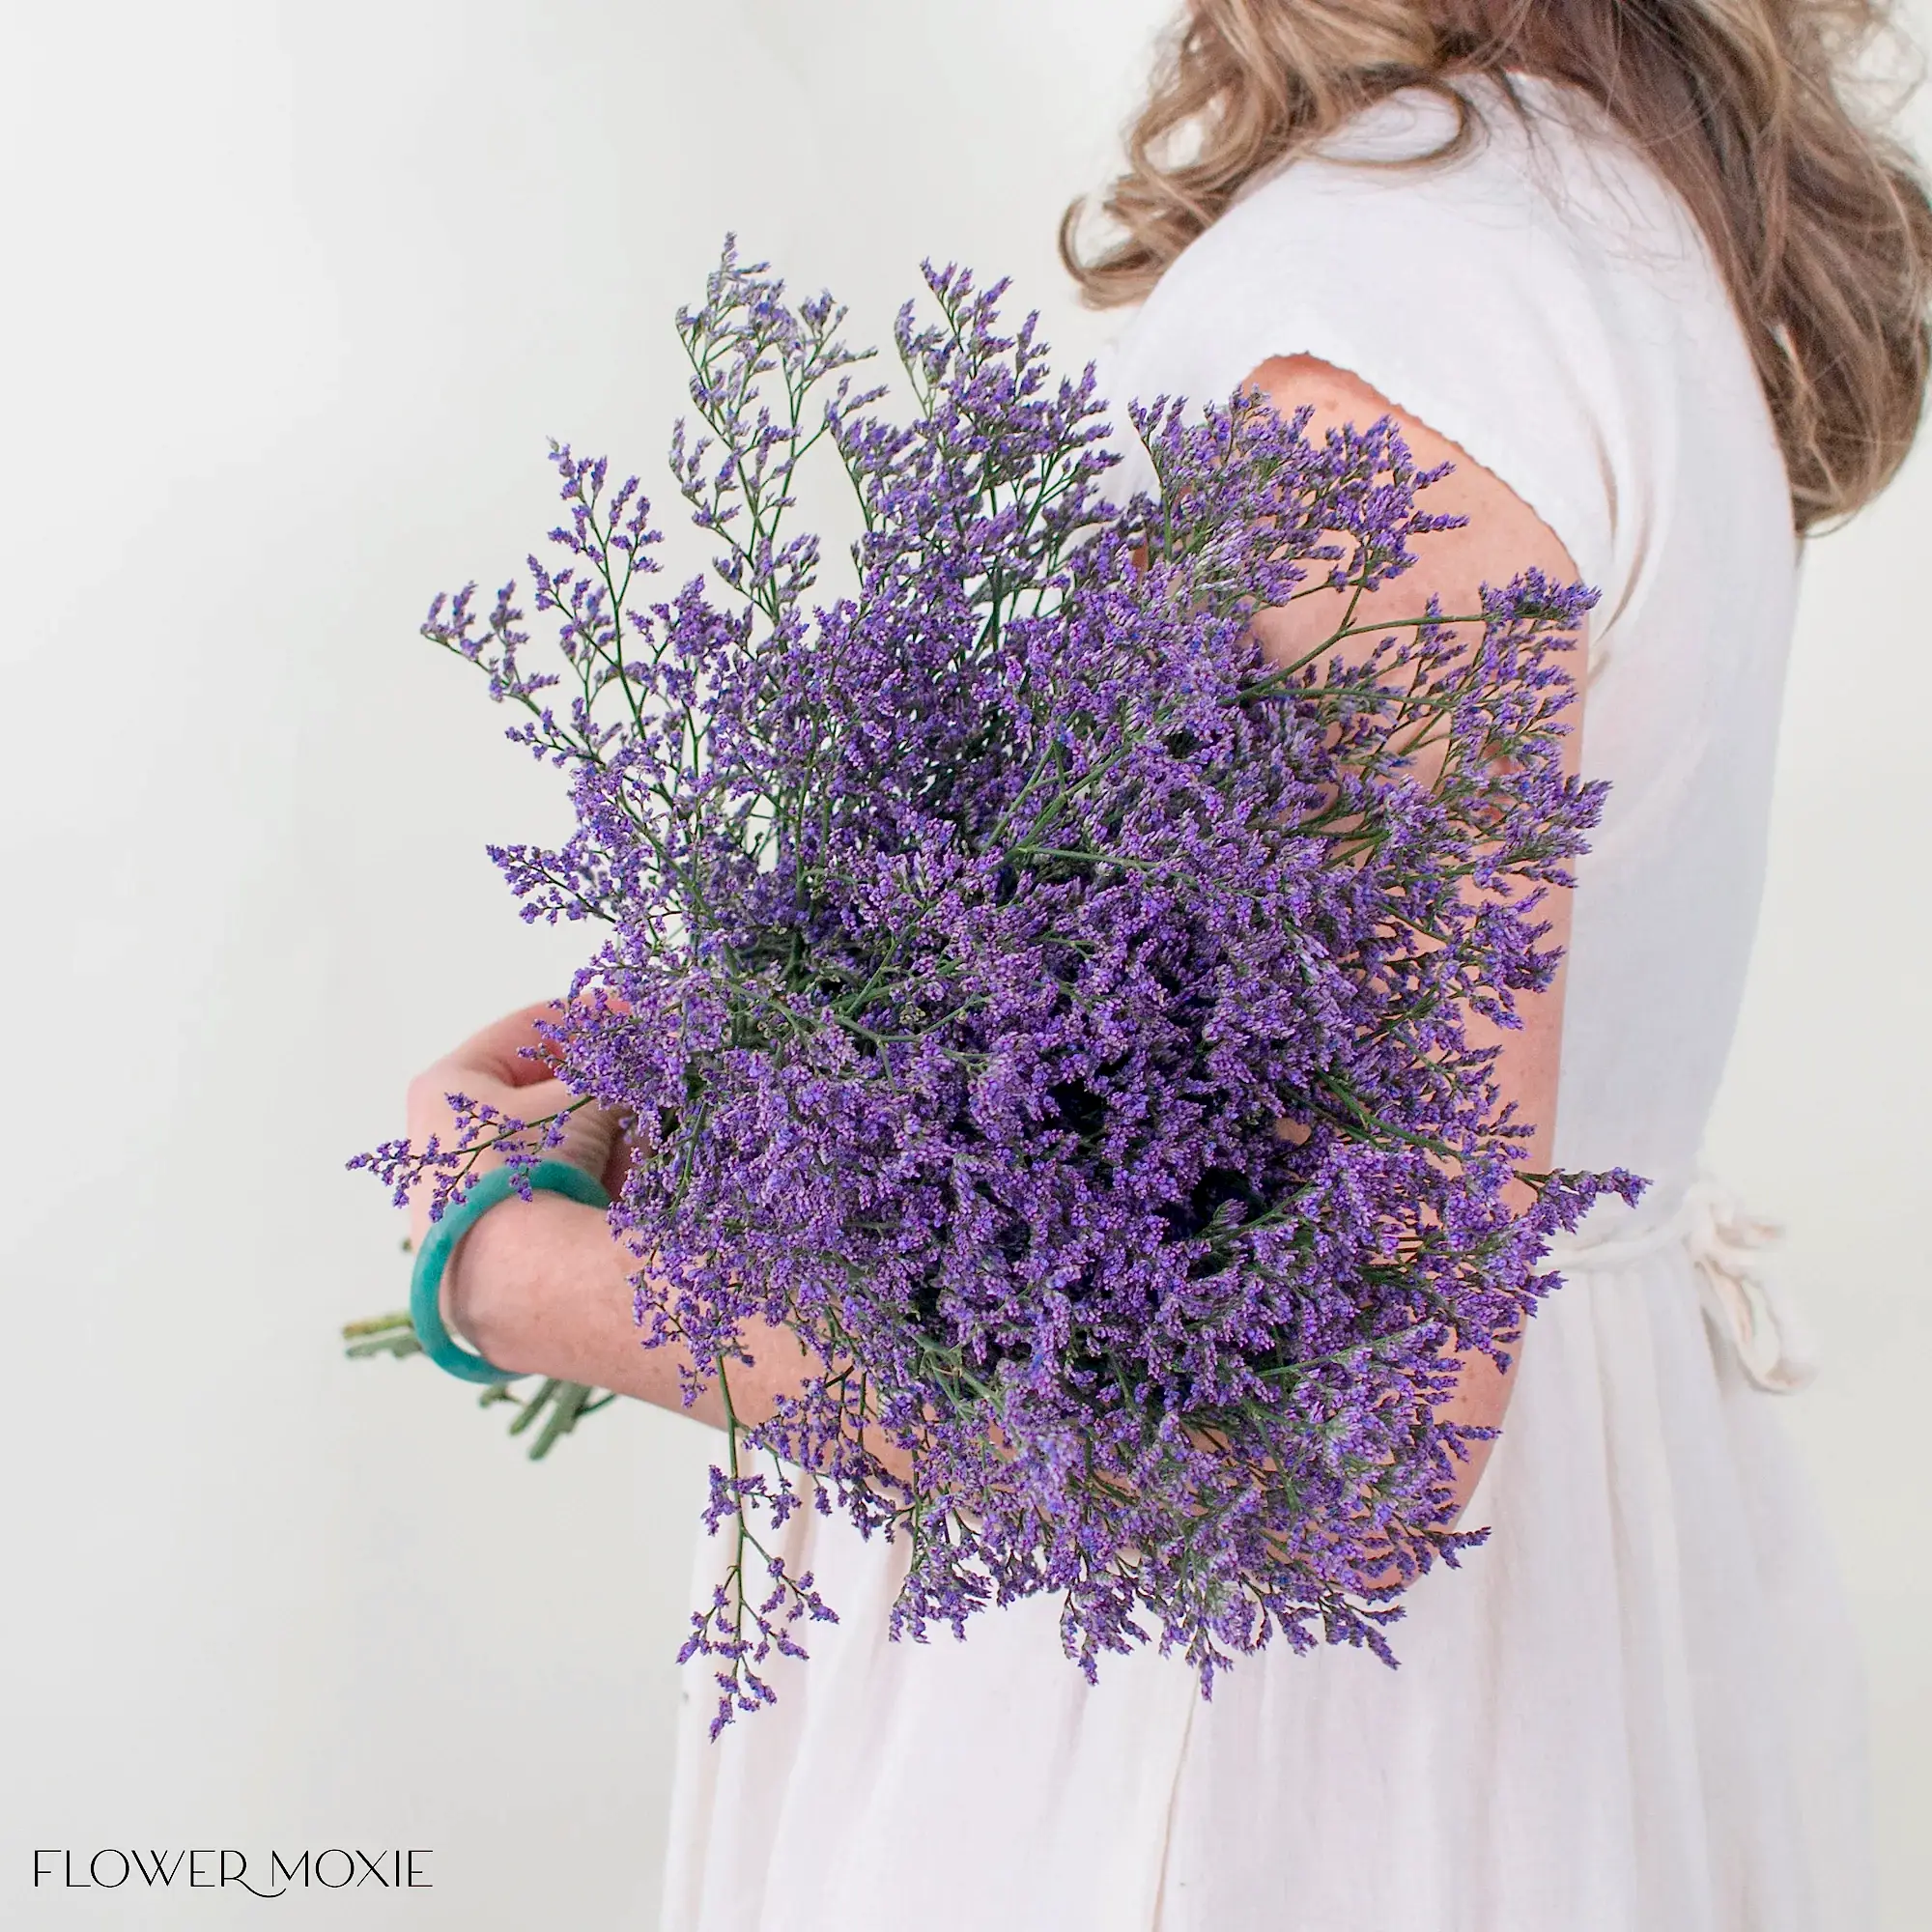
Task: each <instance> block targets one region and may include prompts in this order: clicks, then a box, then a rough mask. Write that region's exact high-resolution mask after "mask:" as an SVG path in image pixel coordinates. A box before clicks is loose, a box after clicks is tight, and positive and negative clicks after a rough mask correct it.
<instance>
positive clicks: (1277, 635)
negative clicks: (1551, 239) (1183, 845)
mask: <svg viewBox="0 0 1932 1932" xmlns="http://www.w3.org/2000/svg"><path fill="white" fill-rule="evenodd" d="M1248 385H1249V386H1252V387H1256V388H1260V389H1263V390H1264V391H1265V392H1266V393H1267V396H1268V399H1269V401H1271V402H1272V403H1273V404H1274V406H1275V408H1276V409H1277V410H1278V411H1279V412H1281V413H1282V414H1283V415H1292V414H1293V412H1295V411H1296V410H1297V409H1300V408H1302V407H1304V406H1306V407H1309V408H1311V409H1313V411H1314V412H1315V413H1314V415H1313V417H1312V419H1311V420H1310V423H1309V434H1310V435H1311V436H1319V435H1321V432H1322V431H1323V430H1324V429H1326V428H1328V427H1330V426H1331V425H1335V424H1340V423H1345V422H1352V423H1355V424H1357V425H1358V426H1361V427H1364V428H1366V427H1367V425H1368V424H1370V423H1371V422H1374V421H1375V420H1376V419H1377V418H1378V417H1380V416H1384V415H1386V416H1392V417H1393V418H1394V419H1395V422H1396V426H1397V427H1398V428H1399V429H1400V430H1401V432H1402V435H1403V440H1405V441H1406V443H1407V444H1408V446H1409V449H1410V451H1411V452H1412V453H1413V454H1414V456H1415V459H1416V461H1417V463H1418V464H1419V465H1420V466H1421V467H1422V468H1423V469H1435V467H1436V465H1438V464H1441V463H1453V464H1454V465H1455V466H1456V468H1455V469H1454V471H1453V472H1452V473H1451V474H1450V475H1448V476H1445V477H1444V478H1443V479H1442V480H1441V481H1440V482H1439V483H1435V484H1433V485H1432V486H1431V487H1430V489H1429V491H1428V494H1427V497H1426V498H1425V502H1426V505H1427V507H1428V508H1429V510H1430V511H1431V512H1432V513H1434V514H1438V515H1447V516H1464V517H1467V518H1468V520H1469V521H1468V523H1467V524H1466V525H1465V526H1463V528H1462V529H1459V530H1443V531H1439V532H1437V533H1436V534H1435V535H1433V536H1429V537H1426V538H1424V539H1422V540H1421V541H1420V542H1419V543H1418V544H1417V545H1416V559H1417V560H1416V563H1415V565H1414V567H1413V568H1412V569H1410V570H1408V571H1406V572H1405V573H1404V574H1403V575H1402V576H1401V577H1398V578H1396V579H1395V580H1394V581H1393V582H1390V583H1388V584H1385V585H1384V586H1383V587H1382V588H1381V589H1380V590H1379V591H1377V592H1375V593H1374V594H1372V595H1370V596H1368V597H1365V598H1364V599H1363V600H1362V603H1361V605H1360V607H1359V608H1358V610H1357V612H1356V617H1355V621H1356V622H1357V623H1375V622H1377V621H1379V620H1387V619H1393V618H1406V617H1416V616H1420V615H1421V614H1422V612H1423V611H1424V610H1425V609H1426V608H1427V606H1428V603H1429V599H1430V598H1431V597H1432V596H1435V597H1438V598H1439V599H1440V600H1441V608H1442V609H1443V610H1444V611H1449V612H1452V613H1453V612H1460V611H1476V610H1479V609H1481V601H1480V591H1481V589H1482V586H1483V584H1484V583H1486V582H1488V583H1493V584H1498V585H1500V584H1503V583H1507V582H1509V580H1510V579H1511V578H1513V577H1515V576H1517V575H1519V574H1520V572H1521V571H1523V570H1525V569H1527V568H1529V567H1531V566H1534V567H1535V568H1537V569H1539V570H1541V571H1543V572H1544V573H1546V575H1548V576H1549V577H1552V578H1554V579H1555V580H1556V581H1557V582H1563V583H1569V582H1575V581H1576V579H1577V566H1576V564H1575V563H1574V562H1573V561H1572V560H1571V557H1570V554H1569V553H1568V552H1567V551H1566V550H1565V549H1564V548H1563V545H1562V544H1561V543H1560V542H1559V541H1558V540H1557V537H1556V535H1555V533H1554V532H1553V531H1552V530H1551V529H1550V528H1549V527H1548V526H1547V525H1546V524H1544V523H1543V522H1542V521H1541V520H1540V519H1539V518H1538V517H1537V515H1536V513H1535V512H1534V511H1533V510H1532V509H1531V508H1530V507H1529V505H1528V504H1527V503H1525V502H1524V501H1523V500H1522V498H1521V497H1519V496H1517V495H1516V493H1515V492H1514V491H1513V490H1511V489H1510V488H1509V486H1508V485H1507V484H1505V483H1504V482H1503V481H1502V480H1501V478H1499V477H1497V476H1495V475H1494V474H1492V472H1491V471H1490V470H1487V469H1483V468H1482V467H1481V466H1480V465H1479V464H1477V463H1476V462H1475V461H1474V460H1473V459H1472V458H1470V457H1469V456H1467V455H1465V454H1464V453H1463V450H1462V449H1460V448H1459V447H1458V446H1457V445H1456V444H1455V443H1453V442H1450V441H1449V440H1447V439H1446V438H1444V437H1441V436H1438V435H1437V434H1436V433H1435V431H1434V430H1433V429H1431V428H1430V427H1429V426H1428V424H1426V423H1423V422H1420V421H1418V420H1417V419H1416V418H1415V417H1413V416H1411V415H1408V414H1407V413H1406V412H1404V411H1403V410H1401V409H1399V408H1397V407H1396V405H1395V404H1393V403H1391V402H1390V401H1389V400H1388V399H1387V398H1386V397H1385V396H1382V395H1380V394H1379V393H1378V392H1377V391H1376V390H1374V389H1372V388H1370V386H1369V385H1368V384H1366V383H1364V382H1363V381H1361V379H1360V378H1359V377H1357V376H1354V375H1351V374H1350V373H1349V372H1348V371H1347V370H1344V369H1337V368H1334V367H1332V366H1331V365H1330V364H1328V363H1326V362H1321V361H1318V360H1317V359H1316V358H1315V357H1314V356H1312V355H1293V356H1281V357H1277V358H1276V359H1275V360H1273V361H1269V362H1264V363H1263V364H1262V366H1261V367H1260V368H1259V369H1257V370H1256V371H1255V372H1254V373H1253V374H1252V375H1251V376H1250V377H1249V378H1248ZM1338 619H1339V593H1337V594H1330V593H1326V592H1324V593H1321V594H1320V595H1317V596H1312V597H1308V598H1305V599H1302V600H1300V601H1299V602H1297V603H1295V604H1294V605H1293V606H1291V607H1290V608H1289V609H1287V610H1283V611H1268V612H1266V613H1264V616H1263V618H1262V620H1261V622H1260V624H1259V625H1258V626H1257V628H1258V629H1259V631H1260V632H1261V635H1262V639H1263V644H1264V649H1265V650H1266V652H1267V654H1268V655H1269V656H1270V657H1273V658H1276V659H1277V660H1279V661H1281V662H1292V661H1293V659H1294V658H1296V657H1298V656H1300V655H1302V654H1303V653H1305V652H1307V651H1309V650H1311V649H1313V648H1314V647H1315V646H1317V645H1318V644H1320V643H1321V639H1323V638H1324V637H1326V636H1327V635H1328V634H1329V633H1330V632H1331V631H1332V630H1333V629H1334V628H1335V626H1336V624H1337V622H1338ZM1359 641H1360V642H1361V643H1363V644H1366V643H1367V642H1369V641H1370V639H1361V640H1359ZM1471 641H1472V642H1473V641H1474V639H1473V638H1472V639H1471ZM1567 715H1568V719H1569V722H1570V725H1571V733H1570V736H1569V738H1568V739H1567V740H1566V741H1565V745H1564V761H1565V768H1566V769H1567V770H1569V771H1571V772H1573V773H1574V772H1575V771H1576V769H1577V758H1578V756H1579V754H1580V751H1581V739H1582V723H1583V707H1582V699H1581V695H1580V693H1579V695H1578V699H1577V703H1576V704H1575V705H1573V706H1572V708H1571V710H1570V712H1569V713H1568V714H1567ZM1547 917H1548V920H1549V922H1550V925H1551V928H1552V930H1551V934H1550V937H1551V940H1552V941H1553V942H1554V943H1555V944H1556V945H1559V946H1562V947H1564V948H1565V949H1566V951H1567V949H1568V946H1569V943H1570V895H1569V894H1568V893H1561V894H1557V895H1553V896H1552V899H1551V902H1550V905H1549V910H1548V914H1547ZM1520 1014H1521V1017H1522V1021H1523V1025H1522V1029H1521V1031H1520V1032H1516V1033H1504V1032H1501V1031H1500V1030H1497V1029H1492V1028H1489V1027H1487V1026H1486V1025H1485V1024H1484V1023H1483V1022H1481V1021H1476V1022H1473V1023H1472V1028H1471V1033H1472V1037H1474V1038H1475V1039H1476V1041H1477V1043H1478V1044H1492V1043H1497V1042H1499V1043H1500V1044H1501V1047H1502V1055H1501V1059H1500V1062H1499V1063H1498V1084H1499V1086H1500V1088H1501V1090H1502V1097H1503V1098H1504V1099H1505V1100H1506V1101H1507V1100H1514V1101H1515V1102H1516V1106H1517V1111H1518V1114H1519V1116H1520V1118H1521V1119H1522V1120H1523V1121H1524V1122H1527V1123H1529V1124H1531V1125H1533V1126H1534V1128H1535V1129H1536V1133H1535V1138H1534V1139H1533V1140H1532V1141H1531V1142H1529V1143H1528V1144H1527V1146H1526V1147H1525V1149H1524V1152H1523V1164H1524V1165H1525V1166H1527V1167H1529V1168H1531V1169H1532V1170H1534V1169H1537V1168H1540V1167H1547V1166H1548V1164H1549V1152H1550V1143H1551V1136H1552V1135H1553V1133H1554V1130H1555V1124H1556V1078H1557V1070H1558V1058H1559V1053H1560V1050H1561V1046H1562V1031H1563V975H1562V973H1561V972H1560V971H1559V972H1558V974H1557V978H1556V980H1555V983H1554V984H1553V985H1551V986H1550V988H1549V989H1548V991H1547V992H1545V993H1542V994H1539V995H1537V996H1536V997H1534V998H1531V999H1526V1000H1524V1001H1523V1002H1522V1003H1521V1005H1520ZM1513 1375H1514V1365H1512V1374H1511V1376H1504V1375H1502V1374H1500V1373H1499V1372H1498V1371H1497V1369H1496V1367H1495V1365H1494V1363H1492V1361H1491V1360H1490V1359H1489V1357H1488V1356H1487V1355H1472V1356H1470V1357H1468V1358H1467V1359H1466V1360H1465V1361H1464V1364H1463V1375H1462V1379H1461V1383H1460V1386H1459V1388H1458V1391H1457V1395H1456V1398H1455V1400H1454V1401H1453V1402H1452V1403H1450V1404H1449V1405H1448V1406H1447V1407H1446V1409H1445V1411H1444V1412H1445V1414H1446V1415H1447V1416H1448V1418H1449V1419H1450V1420H1452V1421H1456V1422H1462V1423H1468V1424H1473V1425H1476V1426H1478V1427H1482V1428H1495V1427H1497V1426H1498V1425H1500V1423H1501V1422H1502V1419H1503V1412H1504V1410H1505V1409H1506V1408H1507V1406H1508V1405H1509V1396H1510V1381H1511V1379H1512V1378H1513ZM1493 1446H1494V1445H1493V1444H1492V1443H1487V1442H1479V1443H1477V1444H1475V1445H1474V1446H1473V1448H1472V1450H1471V1454H1470V1460H1469V1462H1468V1463H1466V1464H1465V1465H1464V1467H1463V1471H1462V1475H1461V1480H1460V1481H1459V1482H1458V1484H1457V1500H1458V1503H1459V1505H1461V1504H1466V1503H1467V1502H1468V1500H1469V1497H1470V1495H1471V1494H1472V1493H1473V1492H1474V1491H1475V1487H1476V1484H1477V1481H1478V1480H1479V1479H1480V1477H1481V1475H1482V1472H1483V1468H1484V1466H1485V1465H1486V1464H1487V1463H1488V1462H1489V1457H1490V1451H1491V1449H1492V1447H1493Z"/></svg>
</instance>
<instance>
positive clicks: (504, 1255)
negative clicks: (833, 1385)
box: [444, 1194, 812, 1429]
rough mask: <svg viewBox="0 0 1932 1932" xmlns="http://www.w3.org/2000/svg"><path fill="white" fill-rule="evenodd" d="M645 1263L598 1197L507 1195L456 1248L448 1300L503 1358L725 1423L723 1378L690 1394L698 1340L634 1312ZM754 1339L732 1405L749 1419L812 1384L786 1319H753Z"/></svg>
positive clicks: (461, 1325) (521, 1367) (532, 1371)
mask: <svg viewBox="0 0 1932 1932" xmlns="http://www.w3.org/2000/svg"><path fill="white" fill-rule="evenodd" d="M638 1265H639V1264H638V1260H637V1257H636V1256H635V1255H633V1254H632V1252H631V1251H630V1249H629V1248H627V1247H626V1246H624V1245H623V1243H622V1242H620V1241H617V1240H615V1239H613V1238H612V1236H611V1229H610V1224H609V1223H608V1221H607V1220H606V1219H605V1217H604V1215H603V1213H602V1212H601V1211H600V1210H599V1209H597V1208H585V1207H583V1206H582V1205H580V1204H579V1203H577V1202H574V1201H567V1200H565V1199H564V1198H563V1197H562V1196H560V1195H555V1194H538V1195H536V1196H535V1197H534V1198H533V1199H531V1200H529V1201H519V1200H510V1201H505V1202H503V1203H501V1204H500V1205H499V1206H498V1207H496V1208H492V1209H491V1210H490V1211H489V1212H488V1213H487V1214H485V1215H484V1216H483V1217H482V1219H481V1220H479V1221H478V1222H477V1223H476V1225H475V1227H473V1228H472V1229H471V1230H470V1231H469V1234H468V1235H467V1236H465V1237H464V1239H463V1241H462V1242H461V1244H460V1245H459V1246H458V1248H457V1250H456V1253H455V1254H454V1255H453V1256H452V1258H451V1260H450V1264H449V1269H448V1272H447V1274H446V1275H445V1277H444V1296H445V1307H446V1311H447V1313H448V1316H449V1319H450V1321H452V1323H453V1324H454V1326H455V1327H456V1329H457V1330H458V1332H459V1333H461V1334H463V1335H464V1336H466V1337H468V1339H469V1342H470V1343H471V1344H472V1345H473V1346H474V1347H475V1348H476V1349H478V1350H480V1351H481V1352H482V1353H483V1354H484V1355H485V1356H487V1357H488V1358H489V1359H490V1360H491V1361H493V1362H495V1363H497V1366H498V1367H500V1368H505V1369H513V1370H516V1371H517V1372H518V1373H520V1374H525V1375H542V1376H554V1377H556V1378H558V1379H559V1380H563V1381H574V1382H583V1383H585V1384H587V1385H588V1386H590V1387H593V1388H608V1389H614V1390H616V1391H617V1392H618V1394H620V1395H628V1396H635V1397H637V1398H638V1399H639V1401H642V1402H649V1403H655V1404H656V1405H657V1406H659V1407H661V1408H671V1409H677V1410H678V1411H679V1412H680V1413H683V1414H687V1415H692V1416H695V1417H696V1418H697V1419H698V1420H699V1421H701V1422H707V1423H710V1424H711V1425H712V1426H713V1427H714V1428H719V1429H722V1428H723V1427H724V1426H725V1405H724V1401H723V1398H722V1397H721V1396H720V1394H719V1392H718V1390H717V1388H716V1386H715V1381H714V1386H712V1387H710V1388H707V1389H706V1390H705V1392H704V1394H703V1395H701V1396H700V1397H699V1398H698V1399H697V1401H696V1403H695V1404H694V1405H693V1406H691V1407H690V1408H686V1407H685V1406H684V1386H685V1383H684V1375H683V1372H684V1371H686V1370H689V1369H690V1368H691V1367H692V1366H693V1364H692V1358H691V1354H690V1351H689V1350H687V1349H685V1347H684V1346H683V1345H682V1344H681V1343H677V1342H668V1343H665V1344H664V1345H663V1346H661V1347H658V1348H646V1347H645V1346H644V1339H643V1335H642V1333H641V1332H640V1330H639V1327H638V1324H637V1321H636V1320H635V1317H634V1314H633V1300H632V1296H633V1288H632V1283H633V1279H634V1277H635V1276H636V1274H637V1271H638ZM745 1344H746V1348H747V1350H748V1352H749V1353H750V1354H751V1355H752V1357H753V1360H752V1362H751V1363H750V1364H744V1363H739V1364H734V1365H733V1366H732V1367H731V1369H730V1371H729V1373H730V1381H731V1399H732V1406H733V1407H734V1408H735V1409H736V1411H737V1414H738V1419H739V1421H740V1422H746V1423H751V1422H760V1421H763V1420H765V1419H766V1418H768V1417H769V1416H770V1415H771V1414H772V1412H773V1406H774V1403H775V1401H776V1399H777V1398H778V1397H779V1396H780V1395H783V1394H794V1393H796V1392H797V1391H798V1390H799V1389H800V1388H801V1387H802V1386H803V1385H804V1383H805V1381H806V1379H807V1378H808V1376H809V1374H810V1367H811V1359H812V1358H811V1357H810V1355H809V1354H808V1353H807V1351H806V1350H805V1348H804V1347H803V1345H802V1344H801V1343H800V1342H799V1340H798V1338H797V1337H796V1336H795V1335H793V1334H792V1333H791V1332H790V1331H789V1330H788V1329H784V1328H766V1327H763V1326H762V1325H760V1326H759V1327H757V1328H756V1329H753V1330H748V1331H746V1333H745Z"/></svg>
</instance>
